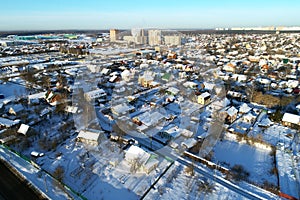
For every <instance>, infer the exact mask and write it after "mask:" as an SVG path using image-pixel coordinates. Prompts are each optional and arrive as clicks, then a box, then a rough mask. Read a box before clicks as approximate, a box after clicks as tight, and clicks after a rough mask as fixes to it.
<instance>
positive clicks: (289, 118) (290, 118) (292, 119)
mask: <svg viewBox="0 0 300 200" xmlns="http://www.w3.org/2000/svg"><path fill="white" fill-rule="evenodd" d="M282 121H283V122H289V123H292V124H300V116H299V115H295V114H291V113H284V115H283V117H282Z"/></svg>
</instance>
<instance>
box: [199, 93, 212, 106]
mask: <svg viewBox="0 0 300 200" xmlns="http://www.w3.org/2000/svg"><path fill="white" fill-rule="evenodd" d="M197 102H198V103H199V104H201V105H205V104H208V103H209V102H210V94H209V93H208V92H204V93H202V94H200V95H198V97H197Z"/></svg>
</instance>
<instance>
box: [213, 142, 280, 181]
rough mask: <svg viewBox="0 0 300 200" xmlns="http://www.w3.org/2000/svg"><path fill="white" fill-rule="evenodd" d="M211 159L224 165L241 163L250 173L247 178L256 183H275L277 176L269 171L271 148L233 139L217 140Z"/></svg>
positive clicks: (271, 165) (272, 163)
mask: <svg viewBox="0 0 300 200" xmlns="http://www.w3.org/2000/svg"><path fill="white" fill-rule="evenodd" d="M213 151H214V156H213V161H214V162H215V163H219V164H221V165H222V166H224V167H227V168H231V167H233V166H234V165H242V166H243V167H244V169H245V170H246V171H248V172H249V173H250V175H249V180H250V181H252V182H255V183H258V184H263V183H264V181H268V182H269V183H272V184H274V185H277V178H276V176H275V175H273V174H271V173H270V171H271V169H272V168H273V167H274V161H273V157H272V156H271V155H270V152H271V150H268V149H263V148H257V147H253V146H250V145H248V144H242V143H238V142H234V141H229V140H223V141H219V142H218V143H217V145H216V146H215V147H214V150H213Z"/></svg>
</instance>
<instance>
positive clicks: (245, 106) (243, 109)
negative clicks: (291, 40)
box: [239, 103, 252, 114]
mask: <svg viewBox="0 0 300 200" xmlns="http://www.w3.org/2000/svg"><path fill="white" fill-rule="evenodd" d="M251 109H252V108H250V107H249V106H248V104H246V103H243V104H242V105H241V106H240V108H239V113H241V114H246V113H248V112H249V111H250V110H251Z"/></svg>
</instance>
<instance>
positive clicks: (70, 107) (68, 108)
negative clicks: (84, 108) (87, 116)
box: [65, 106, 78, 114]
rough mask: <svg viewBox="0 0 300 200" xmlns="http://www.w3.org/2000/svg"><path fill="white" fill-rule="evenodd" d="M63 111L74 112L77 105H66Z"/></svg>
mask: <svg viewBox="0 0 300 200" xmlns="http://www.w3.org/2000/svg"><path fill="white" fill-rule="evenodd" d="M65 111H66V112H69V113H73V114H75V113H77V111H78V107H77V106H66V108H65Z"/></svg>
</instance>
